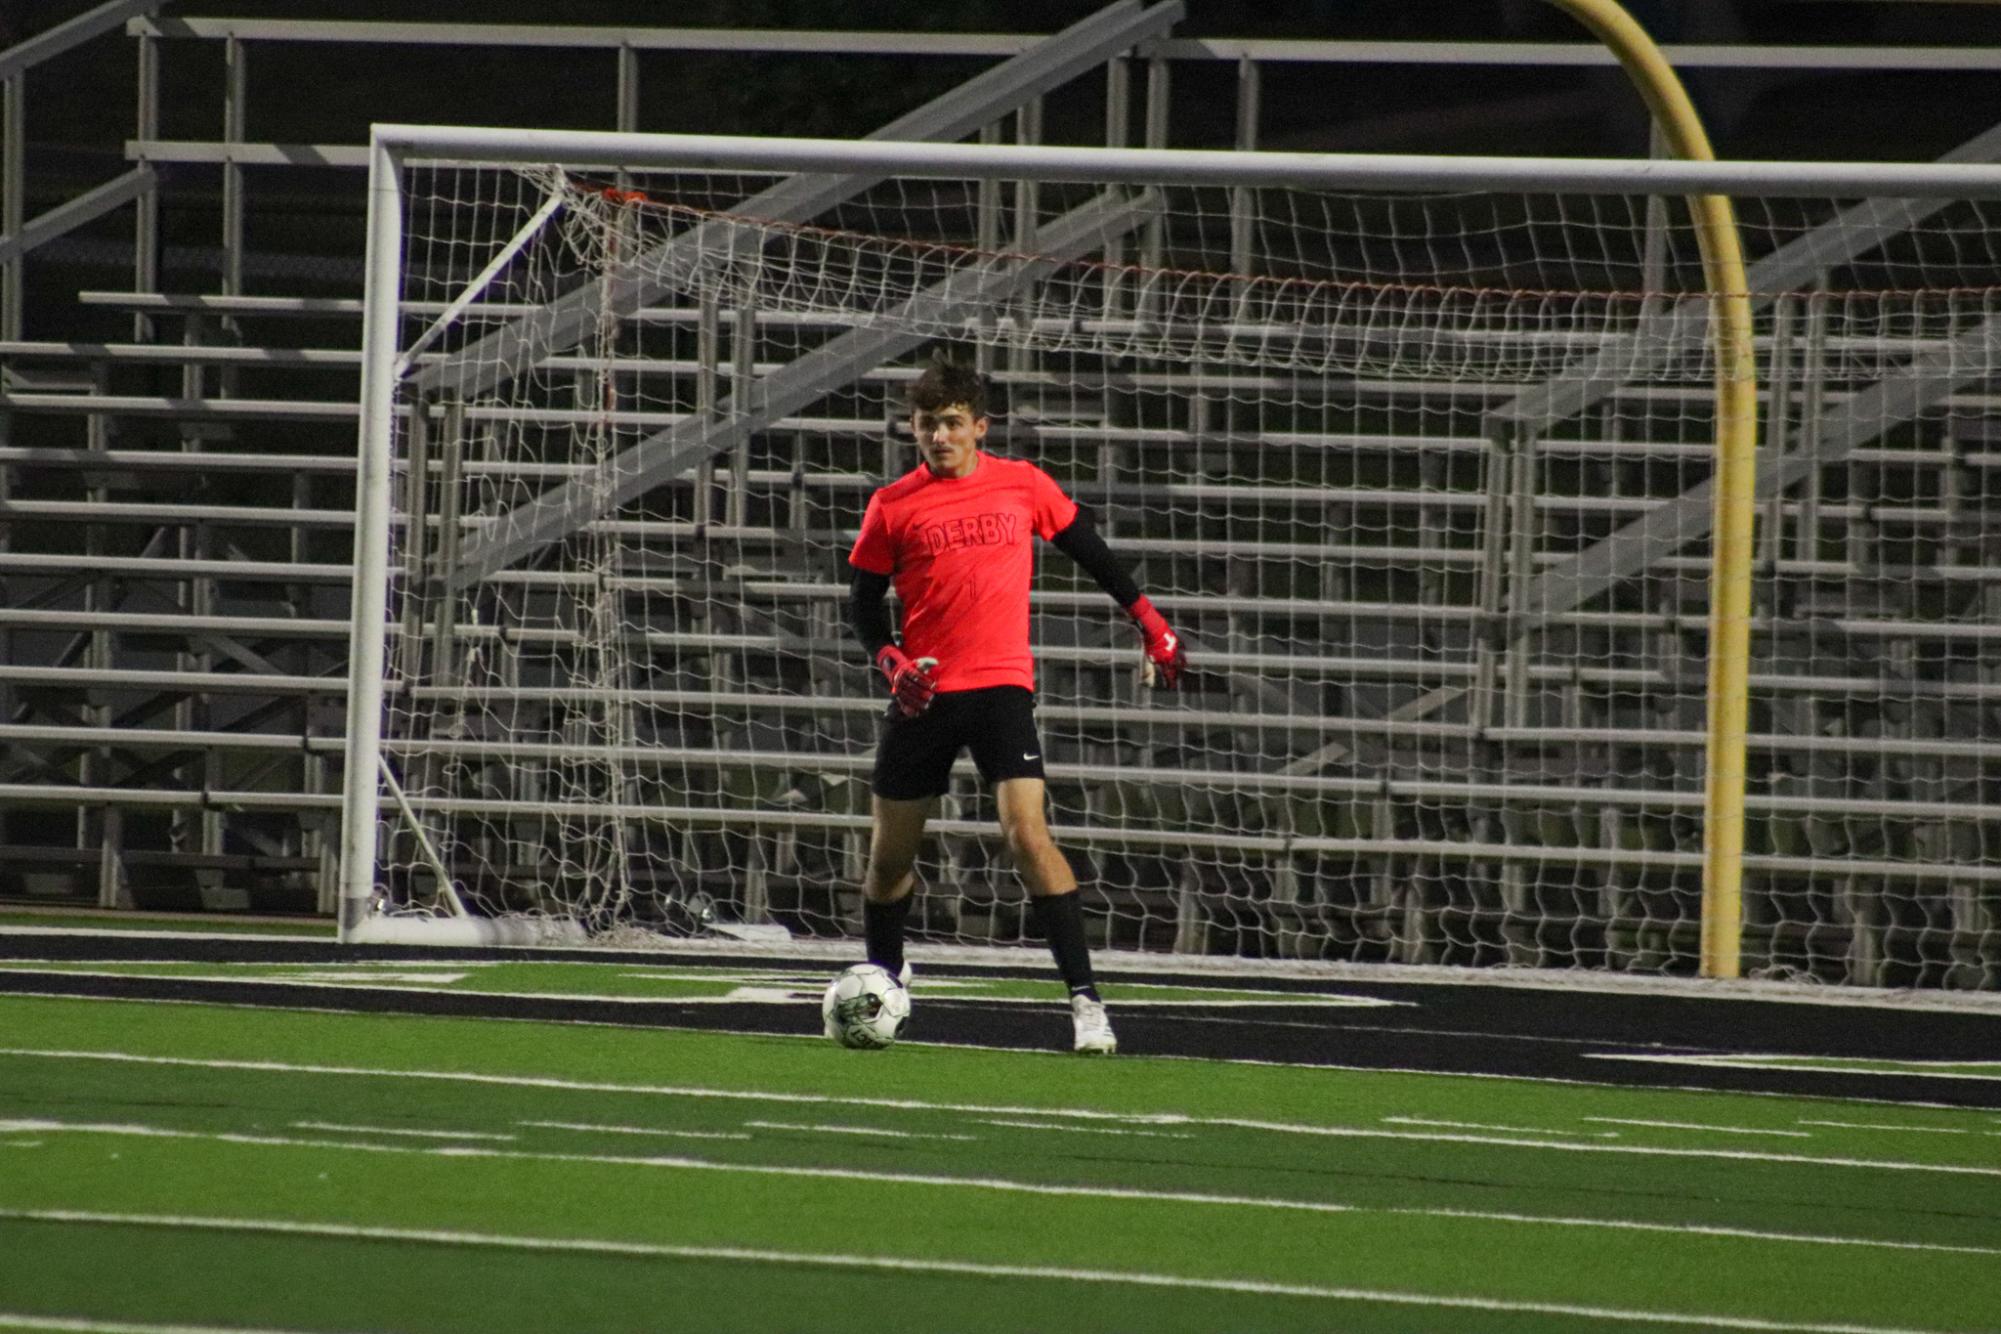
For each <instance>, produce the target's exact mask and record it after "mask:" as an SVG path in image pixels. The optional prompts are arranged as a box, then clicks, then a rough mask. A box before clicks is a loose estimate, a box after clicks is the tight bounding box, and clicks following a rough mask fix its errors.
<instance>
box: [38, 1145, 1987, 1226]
mask: <svg viewBox="0 0 2001 1334" xmlns="http://www.w3.org/2000/svg"><path fill="white" fill-rule="evenodd" d="M7 1124H8V1123H0V1129H4V1128H6V1125H7ZM15 1124H21V1123H15ZM33 1124H34V1125H35V1126H36V1127H37V1128H38V1129H40V1130H41V1131H43V1132H64V1131H68V1132H73V1133H78V1134H101V1135H113V1136H129V1137H134V1138H142V1139H183V1140H206V1141H213V1142H220V1143H230V1144H242V1145H250V1146H256V1147H264V1148H314V1149H338V1150H355V1149H358V1150H362V1151H365V1152H369V1153H378V1154H408V1155H413V1156H431V1157H444V1158H489V1159H495V1160H499V1161H503V1162H508V1161H516V1162H562V1163H576V1164H587V1165H593V1166H611V1167H651V1168H662V1169H668V1170H680V1171H695V1172H722V1173H741V1174H744V1175H748V1176H775V1177H800V1178H806V1179H811V1180H835V1181H860V1182H866V1183H868V1184H870V1185H875V1186H880V1185H913V1186H927V1187H943V1188H947V1189H962V1190H978V1191H998V1192H1003V1193H1013V1194H1028V1195H1048V1196H1058V1197H1069V1198H1083V1199H1100V1200H1133V1201H1142V1202H1165V1203H1171V1204H1205V1205H1215V1206H1227V1207H1234V1208H1248V1209H1272V1210H1280V1211H1287V1212H1295V1213H1315V1214H1372V1213H1375V1214H1404V1215H1410V1216H1413V1217H1425V1218H1452V1219H1465V1220H1471V1221H1478V1222H1494V1223H1506V1224H1510V1225H1520V1224H1541V1225H1544V1226H1552V1227H1577V1228H1599V1229H1605V1230H1610V1231H1623V1232H1665V1233H1680V1232H1689V1233H1698V1234H1702V1235H1705V1236H1717V1237H1733V1238H1742V1239H1749V1240H1758V1241H1769V1242H1777V1243H1780V1244H1786V1245H1805V1246H1851V1247H1857V1248H1861V1249H1879V1250H1898V1251H1928V1252H1936V1253H1940V1254H1958V1255H2001V1248H1996V1247H1984V1246H1962V1245H1955V1244H1947V1243H1940V1242H1922V1241H1898V1240H1886V1239H1881V1238H1875V1237H1857V1236H1837V1235H1827V1234H1819V1233H1802V1232H1777V1231H1769V1230H1763V1229H1757V1228H1740V1227H1727V1226H1711V1225H1705V1224H1700V1223H1695V1224H1684V1223H1650V1222H1644V1221H1638V1220H1632V1219H1623V1218H1584V1217H1574V1216H1564V1215H1538V1214H1519V1213H1510V1212H1502V1211H1495V1210H1475V1209H1453V1208H1441V1207H1425V1208H1396V1207H1389V1208H1380V1209H1378V1208H1372V1207H1367V1206H1362V1205H1352V1204H1343V1203H1341V1202H1339V1201H1334V1200H1299V1199H1286V1198H1281V1197H1274V1196H1255V1195H1221V1194H1213V1193H1209V1192H1204V1191H1169V1190H1146V1189H1141V1188H1137V1187H1126V1186H1069V1185H1051V1184H1047V1183H1043V1182H1032V1181H1016V1180H1011V1179H1008V1178H1002V1177H963V1176H943V1175H937V1174H933V1173H915V1172H894V1171H864V1170H861V1169H857V1168H835V1167H799V1166H779V1165H771V1164H765V1163H729V1162H720V1161H716V1160H714V1159H708V1158H683V1157H669V1156H646V1157H635V1156H630V1155H621V1154H586V1153H537V1152H530V1151H526V1150H521V1149H486V1148H478V1147H466V1146H439V1147H425V1148H419V1147H415V1146H406V1145H400V1144H371V1143H361V1144H345V1143H342V1142H340V1141H332V1140H304V1139H293V1138H287V1137H284V1136H275V1135H246V1134H236V1133H203V1132H199V1131H191V1130H170V1129H167V1128H164V1127H159V1126H145V1125H133V1124H124V1123H86V1122H62V1121H43V1122H36V1123H33ZM750 1124H757V1123H756V1122H752V1123H750ZM812 1128H814V1129H825V1128H826V1127H812ZM112 1156H113V1157H116V1156H117V1155H116V1154H114V1155H112ZM0 1216H4V1214H0Z"/></svg>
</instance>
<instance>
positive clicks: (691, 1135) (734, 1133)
mask: <svg viewBox="0 0 2001 1334" xmlns="http://www.w3.org/2000/svg"><path fill="white" fill-rule="evenodd" d="M514 1124H516V1125H518V1126H534V1127H536V1128H538V1129H541V1130H577V1131H582V1132H584V1133H585V1134H599V1135H658V1136H661V1137H662V1138H664V1139H749V1138H750V1136H749V1135H746V1134H744V1133H743V1132H742V1131H740V1130H662V1129H661V1128H659V1127H658V1126H607V1125H599V1124H597V1123H596V1122H592V1121H516V1122H515V1123H514Z"/></svg>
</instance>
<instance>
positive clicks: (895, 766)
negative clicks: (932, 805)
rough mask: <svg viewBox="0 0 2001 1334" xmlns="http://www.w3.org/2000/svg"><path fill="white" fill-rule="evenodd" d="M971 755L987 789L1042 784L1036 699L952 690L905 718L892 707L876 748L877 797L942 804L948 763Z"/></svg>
mask: <svg viewBox="0 0 2001 1334" xmlns="http://www.w3.org/2000/svg"><path fill="white" fill-rule="evenodd" d="M962 750H967V751H971V752H972V755H973V764H974V765H975V766H976V767H977V768H978V769H979V771H980V777H981V778H983V779H985V780H986V781H987V782H988V784H990V785H991V784H994V783H999V782H1002V781H1004V780H1006V779H1009V778H1041V777H1042V776H1043V773H1042V740H1041V738H1040V737H1038V736H1036V734H1035V694H1034V692H1033V691H1029V690H1025V689H1023V688H1022V687H1020V686H989V687H987V688H986V689H985V690H954V691H951V692H950V693H948V694H940V695H936V696H934V697H933V698H932V700H931V707H930V708H928V709H926V710H925V711H924V712H923V713H921V714H919V715H918V716H917V717H915V718H906V717H904V716H903V715H902V714H901V713H898V712H897V711H896V706H895V705H891V706H890V709H889V713H888V714H887V715H886V716H885V717H884V718H883V722H882V738H881V741H880V742H879V743H878V744H877V746H876V748H875V783H874V785H873V787H874V791H875V794H876V795H877V796H878V797H886V798H888V799H889V800H891V801H916V800H918V799H919V798H922V797H938V796H943V795H944V794H945V792H946V790H947V789H948V788H950V787H951V785H952V761H954V760H956V759H958V758H959V752H960V751H962Z"/></svg>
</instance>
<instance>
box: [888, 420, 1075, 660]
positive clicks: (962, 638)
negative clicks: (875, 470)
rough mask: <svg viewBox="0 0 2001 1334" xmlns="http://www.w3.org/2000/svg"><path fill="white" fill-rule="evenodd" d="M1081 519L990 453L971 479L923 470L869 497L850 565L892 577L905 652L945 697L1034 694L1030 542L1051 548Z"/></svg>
mask: <svg viewBox="0 0 2001 1334" xmlns="http://www.w3.org/2000/svg"><path fill="white" fill-rule="evenodd" d="M1076 517H1077V505H1076V502H1075V501H1073V500H1071V499H1070V497H1068V496H1066V495H1064V494H1063V489H1062V488H1061V487H1059V486H1058V485H1056V482H1055V481H1054V480H1053V479H1052V478H1051V477H1050V476H1049V474H1048V473H1046V472H1044V471H1042V469H1040V468H1038V467H1036V466H1035V465H1034V464H1033V463H1026V462H1022V461H1020V460H1018V459H1002V458H995V457H994V456H993V455H991V454H986V453H982V454H981V455H980V456H979V465H978V466H977V467H975V468H974V469H973V471H972V474H971V475H970V476H966V477H939V476H937V475H936V474H935V473H933V472H932V471H931V469H930V468H929V467H927V466H923V465H920V466H918V467H917V468H916V469H914V470H913V471H911V472H908V473H905V474H904V475H903V476H902V477H899V478H897V479H896V480H895V481H894V482H891V483H890V484H889V485H888V486H885V487H883V488H881V489H880V490H878V491H877V492H876V493H875V494H874V495H873V496H871V497H869V502H868V512H867V513H865V514H864V515H863V516H862V531H861V536H860V537H858V538H856V539H855V549H854V550H853V551H852V552H850V553H849V554H848V562H849V563H850V564H851V565H853V566H854V567H855V568H856V569H860V570H867V571H869V572H870V573H871V574H886V575H889V576H890V578H891V580H892V582H894V584H895V585H896V595H897V597H898V598H900V599H901V600H902V602H903V651H904V652H905V653H908V654H909V655H910V656H911V657H913V658H936V659H937V660H938V689H940V690H941V691H942V690H980V689H984V688H985V687H987V686H1022V687H1025V688H1026V689H1029V690H1033V689H1035V659H1034V658H1033V656H1031V655H1030V653H1029V649H1028V585H1029V581H1030V580H1031V579H1032V578H1033V576H1034V573H1035V550H1034V543H1033V541H1032V540H1031V538H1032V537H1040V538H1042V539H1043V540H1044V541H1047V540H1048V539H1050V538H1052V537H1054V536H1055V535H1056V534H1058V533H1060V532H1062V531H1063V530H1064V529H1065V528H1068V527H1069V526H1070V524H1071V523H1072V521H1074V520H1075V519H1076Z"/></svg>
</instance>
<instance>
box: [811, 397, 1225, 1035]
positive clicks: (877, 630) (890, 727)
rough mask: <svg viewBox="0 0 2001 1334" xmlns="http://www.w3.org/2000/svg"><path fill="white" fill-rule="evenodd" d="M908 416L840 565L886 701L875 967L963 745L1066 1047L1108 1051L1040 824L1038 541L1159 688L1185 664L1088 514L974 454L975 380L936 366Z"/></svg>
mask: <svg viewBox="0 0 2001 1334" xmlns="http://www.w3.org/2000/svg"><path fill="white" fill-rule="evenodd" d="M909 406H910V422H911V429H912V430H913V432H914V433H915V434H916V437H917V447H918V451H919V453H920V454H921V455H922V458H923V462H922V463H920V464H919V465H918V466H917V467H916V468H914V469H912V470H911V471H910V472H908V473H905V474H904V475H903V476H902V477H899V478H898V479H897V480H896V481H894V482H891V483H890V484H889V485H887V486H884V487H882V488H880V489H879V490H877V491H876V493H875V494H874V495H873V496H871V497H870V498H869V503H868V510H867V512H866V513H865V514H864V515H863V517H862V529H861V536H860V537H859V538H858V539H856V541H855V546H854V550H853V551H852V552H851V553H849V556H848V563H849V564H850V565H851V566H852V567H853V569H854V585H853V594H852V602H851V610H852V614H853V621H854V632H855V636H856V638H858V639H860V640H861V643H862V647H863V648H865V649H866V650H867V651H868V654H869V657H870V659H871V660H873V661H874V663H875V665H876V667H877V669H878V670H880V671H881V672H882V675H883V678H884V680H885V681H886V682H887V683H888V686H889V694H890V707H889V710H888V712H887V714H886V715H885V717H884V720H883V724H882V737H881V741H880V744H879V745H878V746H877V748H876V760H875V780H874V792H875V799H874V813H875V827H874V834H873V838H872V840H871V843H870V846H869V859H868V872H867V879H866V881H865V883H864V885H863V887H862V892H863V903H862V922H863V928H864V930H865V932H866V934H867V938H868V940H867V943H868V957H869V960H870V962H872V963H877V964H880V965H882V966H883V967H884V968H886V969H888V970H889V971H890V972H891V973H892V974H895V975H897V976H902V975H903V968H904V963H903V926H904V918H905V917H906V916H907V915H908V913H909V910H910V889H911V883H912V881H913V879H914V877H913V875H912V872H911V867H912V865H913V864H914V863H915V861H916V859H917V850H918V846H919V844H920V843H921V842H922V840H923V837H924V825H925V822H926V821H927V820H928V819H929V818H930V816H931V812H932V810H933V809H934V808H935V807H936V806H937V802H938V798H939V797H940V796H942V795H943V794H944V793H945V791H946V789H947V787H948V786H949V782H950V777H951V769H952V763H953V761H954V760H956V759H957V758H958V755H959V752H960V751H961V750H967V751H970V752H971V753H972V757H973V763H974V765H976V766H977V767H978V769H979V771H980V777H981V778H982V779H983V780H985V781H986V782H987V783H988V784H990V785H992V787H993V790H994V801H995V805H996V807H997V808H998V810H999V813H1000V828H1001V836H1002V838H1003V839H1004V841H1005V842H1006V844H1007V847H1008V851H1009V852H1010V853H1011V854H1012V855H1013V858H1014V864H1015V868H1016V869H1017V870H1018V871H1019V872H1020V874H1021V878H1022V880H1023V881H1024V882H1025V883H1026V884H1027V886H1028V892H1029V896H1030V898H1029V906H1030V909H1031V911H1032V912H1033V913H1034V916H1035V921H1036V924H1037V925H1038V926H1039V927H1040V928H1041V929H1042V933H1043V935H1044V937H1045V938H1046V939H1047V940H1048V941H1049V952H1050V953H1051V954H1052V955H1054V956H1055V959H1056V968H1057V971H1058V972H1059V973H1061V974H1062V976H1063V981H1064V984H1065V985H1066V986H1068V987H1069V989H1070V1013H1071V1018H1072V1021H1073V1023H1074V1026H1075V1038H1076V1041H1075V1047H1076V1050H1078V1051H1081V1052H1096V1053H1110V1052H1112V1051H1114V1050H1116V1049H1117V1046H1118V1040H1117V1038H1116V1037H1115V1036H1114V1035H1113V1033H1112V1024H1111V1020H1110V1019H1109V1018H1108V1017H1107V1016H1106V1014H1105V1006H1104V1003H1103V1001H1102V1000H1101V999H1100V998H1099V996H1098V989H1097V985H1096V982H1095V980H1094V979H1093V977H1092V973H1091V955H1090V951H1089V948H1088V947H1087V946H1086V945H1085V942H1084V918H1083V915H1082V913H1081V912H1080V911H1079V909H1078V906H1077V877H1076V875H1075V874H1074V873H1073V872H1072V871H1071V869H1070V863H1069V861H1068V860H1067V859H1065V857H1064V856H1063V854H1062V853H1061V852H1060V851H1058V850H1057V847H1056V844H1055V842H1054V841H1053V840H1052V839H1051V838H1050V836H1049V824H1048V819H1047V816H1046V815H1045V813H1044V806H1045V804H1046V800H1047V789H1046V787H1045V784H1044V781H1043V779H1044V775H1043V767H1042V743H1041V739H1040V738H1039V737H1038V735H1037V733H1036V727H1035V714H1034V709H1035V694H1034V691H1035V658H1034V655H1033V654H1032V653H1031V652H1030V650H1029V644H1028V588H1029V582H1030V579H1031V576H1032V575H1033V572H1034V554H1033V550H1032V543H1031V540H1030V539H1031V537H1040V538H1042V539H1043V540H1044V541H1047V542H1051V543H1054V544H1055V546H1056V547H1057V548H1058V549H1060V550H1062V551H1063V552H1064V553H1065V554H1067V555H1068V556H1069V557H1070V558H1071V559H1072V560H1074V561H1076V562H1077V563H1078V564H1079V565H1081V566H1083V567H1084V569H1086V570H1087V571H1089V572H1090V574H1091V576H1092V577H1093V578H1094V579H1096V580H1097V581H1098V583H1099V584H1100V585H1101V586H1102V587H1103V588H1104V590H1105V591H1106V592H1107V593H1109V594H1110V595H1111V596H1112V598H1113V599H1114V600H1116V601H1117V602H1118V604H1119V605H1120V606H1121V607H1123V608H1125V611H1126V614H1127V615H1128V616H1130V617H1131V618H1132V621H1133V625H1134V626H1135V627H1136V628H1137V629H1138V631H1139V635H1140V641H1141V645H1142V647H1143V649H1144V651H1145V655H1146V657H1145V664H1144V669H1145V672H1146V676H1147V679H1148V680H1149V681H1150V682H1151V683H1152V684H1154V685H1155V686H1160V687H1166V688H1170V689H1171V688H1172V687H1173V686H1174V685H1175V684H1176V682H1178V681H1179V680H1180V678H1181V674H1182V671H1183V670H1184V668H1185V666H1186V664H1187V655H1186V654H1185V652H1184V651H1183V649H1182V646H1181V640H1180V637H1179V636H1177V635H1176V634H1175V633H1174V631H1173V630H1171V629H1169V628H1168V625H1167V622H1166V621H1165V620H1163V619H1162V618H1161V615H1160V613H1159V612H1158V611H1156V610H1154V606H1153V604H1152V603H1151V602H1149V601H1148V600H1147V599H1146V598H1145V596H1143V595H1142V594H1141V593H1140V591H1139V588H1138V587H1137V586H1136V585H1135V584H1134V583H1133V580H1132V577H1131V576H1130V575H1129V574H1127V573H1126V571H1125V569H1124V568H1123V567H1122V566H1121V565H1120V564H1119V561H1118V559H1117V558H1116V557H1114V556H1113V555H1112V553H1111V551H1110V549H1109V548H1107V547H1106V546H1105V541H1104V539H1103V538H1102V537H1100V536H1099V535H1098V532H1097V530H1096V529H1095V528H1094V527H1093V526H1092V524H1091V520H1090V516H1089V514H1088V513H1086V512H1085V511H1084V510H1082V509H1080V508H1079V507H1078V506H1077V504H1076V503H1075V502H1074V501H1072V500H1071V499H1070V498H1069V497H1068V496H1066V495H1064V494H1063V490H1062V488H1061V487H1059V486H1058V485H1057V484H1056V482H1055V481H1054V480H1052V479H1051V478H1050V476H1049V474H1047V473H1045V472H1043V471H1042V470H1041V469H1040V468H1038V467H1036V466H1035V465H1034V464H1032V463H1027V462H1023V461H1020V460H1016V459H1003V458H998V457H996V456H994V455H992V454H988V453H985V452H984V451H983V450H982V449H981V444H982V442H983V441H984V440H985V438H986V434H987V425H988V422H987V397H986V385H985V382H984V380H983V379H982V378H981V376H980V375H979V374H978V373H977V372H976V371H974V370H973V369H971V368H970V367H964V366H955V365H950V364H946V363H938V364H934V365H932V366H931V367H930V368H929V369H927V370H926V371H925V372H924V373H923V374H922V375H921V376H920V377H918V380H917V382H916V384H915V385H914V386H913V387H912V389H911V393H910V399H909ZM892 581H893V582H894V583H895V585H896V593H897V597H898V598H899V599H901V601H902V603H903V642H902V644H901V645H898V644H897V643H896V641H895V639H894V637H893V636H892V635H891V633H890V624H889V612H888V609H887V607H886V606H885V605H884V598H885V595H886V594H887V593H888V591H889V588H890V584H891V582H892Z"/></svg>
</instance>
